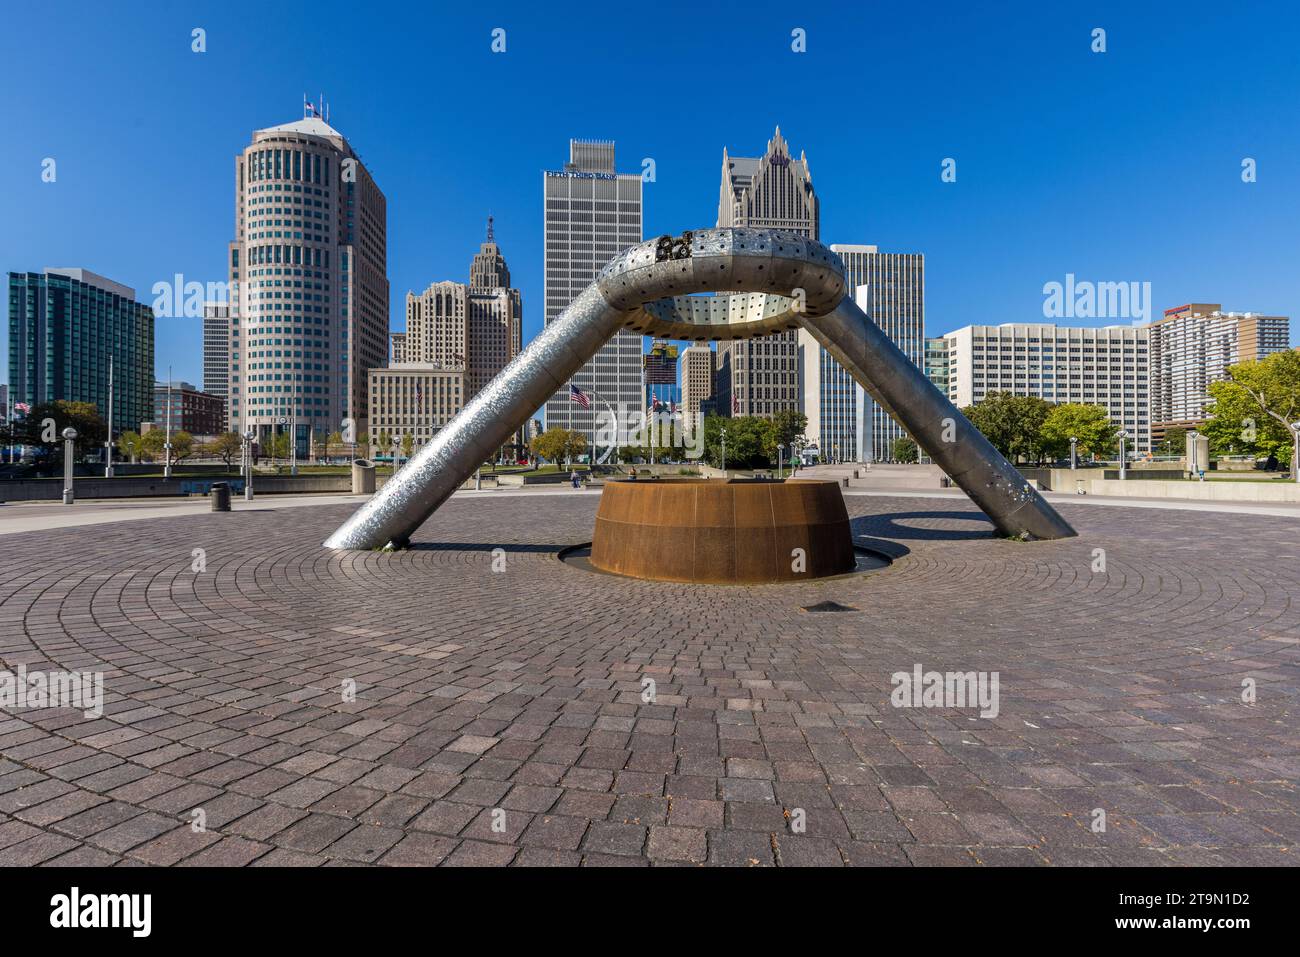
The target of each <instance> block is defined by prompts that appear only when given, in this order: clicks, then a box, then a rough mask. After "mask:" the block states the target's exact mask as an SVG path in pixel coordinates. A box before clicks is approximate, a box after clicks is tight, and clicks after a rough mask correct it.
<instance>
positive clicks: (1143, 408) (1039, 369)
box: [944, 322, 1152, 452]
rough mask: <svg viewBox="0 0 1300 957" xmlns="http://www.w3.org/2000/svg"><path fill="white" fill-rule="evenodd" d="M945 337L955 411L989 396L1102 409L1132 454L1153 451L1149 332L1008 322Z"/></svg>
mask: <svg viewBox="0 0 1300 957" xmlns="http://www.w3.org/2000/svg"><path fill="white" fill-rule="evenodd" d="M944 339H946V340H947V341H948V398H949V399H951V400H952V402H953V404H954V405H956V406H957V407H958V408H965V407H967V406H970V405H976V404H978V403H979V402H982V401H983V400H984V399H985V398H987V397H988V395H989V394H990V393H993V392H1011V393H1014V394H1015V395H1036V396H1038V397H1039V398H1042V399H1046V400H1047V401H1048V402H1052V403H1057V404H1059V403H1064V402H1078V403H1083V404H1085V405H1099V406H1101V407H1102V408H1104V409H1105V410H1106V414H1107V415H1108V416H1109V417H1110V420H1111V422H1113V423H1114V424H1115V426H1116V427H1117V428H1121V429H1124V430H1125V431H1127V432H1128V433H1129V434H1130V435H1131V436H1134V438H1135V442H1134V445H1133V449H1134V451H1137V452H1148V451H1150V449H1151V422H1152V419H1151V378H1150V376H1151V365H1150V352H1149V350H1150V342H1151V327H1150V326H1106V327H1105V328H1103V329H1095V328H1086V329H1085V328H1077V327H1073V326H1057V325H1053V324H1047V323H1041V324H1040V323H1021V322H1007V323H1003V324H1002V325H1000V326H965V327H964V328H961V329H957V330H956V331H954V332H949V333H947V334H946V335H945V336H944Z"/></svg>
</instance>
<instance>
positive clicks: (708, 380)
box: [681, 342, 713, 432]
mask: <svg viewBox="0 0 1300 957" xmlns="http://www.w3.org/2000/svg"><path fill="white" fill-rule="evenodd" d="M681 383H682V425H683V426H684V427H685V428H686V429H688V430H690V431H692V432H693V431H694V430H695V429H697V428H699V426H700V422H701V421H703V417H702V415H701V413H700V403H702V402H705V401H707V400H708V399H711V398H712V397H713V350H712V349H711V348H709V344H708V343H707V342H697V343H694V344H693V345H690V346H687V347H686V349H684V350H683V351H682V355H681Z"/></svg>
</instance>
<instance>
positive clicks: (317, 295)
mask: <svg viewBox="0 0 1300 957" xmlns="http://www.w3.org/2000/svg"><path fill="white" fill-rule="evenodd" d="M307 112H308V115H306V116H304V117H303V118H302V119H301V120H296V121H294V122H292V123H284V124H282V125H280V126H272V127H269V128H267V129H263V130H257V131H255V132H254V133H253V141H252V143H251V145H249V146H248V147H247V148H246V149H245V150H244V151H243V152H242V153H241V154H240V155H239V156H237V157H235V239H234V241H233V242H231V243H230V280H231V288H232V289H237V293H238V294H237V295H234V296H232V301H231V315H230V391H229V395H228V406H229V410H230V414H229V420H230V424H231V428H232V429H233V430H235V431H240V432H243V431H246V430H248V429H250V428H252V429H254V430H256V432H257V433H258V435H259V437H261V438H263V439H265V438H266V437H267V436H269V435H270V434H272V433H278V432H285V431H288V430H289V428H290V427H291V425H293V424H296V432H297V435H296V443H297V445H298V448H299V451H300V453H303V452H305V451H306V443H307V441H308V436H309V435H310V434H312V432H313V431H314V432H316V433H320V432H325V433H330V432H334V431H336V430H339V429H342V428H344V426H345V424H346V422H345V420H347V421H350V423H351V424H352V425H353V427H354V429H355V431H356V433H357V434H360V433H362V432H364V431H366V427H367V426H366V419H367V416H368V414H369V403H368V401H367V396H366V390H367V387H368V373H369V371H370V370H371V369H372V368H375V367H377V366H382V365H383V364H384V362H385V361H386V359H387V357H388V276H387V257H388V252H387V242H388V238H387V237H388V214H387V201H386V200H385V198H384V194H383V192H382V191H381V190H380V189H379V187H378V186H377V185H376V184H375V181H374V179H373V178H372V177H371V175H370V171H369V170H367V169H366V167H365V165H364V164H363V163H362V162H361V161H360V159H358V157H357V155H356V153H355V152H354V151H353V149H352V146H351V145H350V144H349V143H348V141H347V140H346V139H345V138H344V137H343V135H342V134H341V133H339V132H338V130H336V129H334V127H332V126H330V125H329V124H328V123H327V122H326V121H325V120H324V119H322V118H321V116H320V115H319V114H318V112H317V110H316V109H315V108H313V107H310V106H308V107H307Z"/></svg>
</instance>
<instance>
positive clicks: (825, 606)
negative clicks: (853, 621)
mask: <svg viewBox="0 0 1300 957" xmlns="http://www.w3.org/2000/svg"><path fill="white" fill-rule="evenodd" d="M803 610H804V611H857V609H856V608H854V607H853V606H852V605H841V604H840V603H839V602H837V601H819V602H818V603H817V604H815V605H804V606H803Z"/></svg>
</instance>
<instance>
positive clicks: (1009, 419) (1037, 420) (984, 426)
mask: <svg viewBox="0 0 1300 957" xmlns="http://www.w3.org/2000/svg"><path fill="white" fill-rule="evenodd" d="M1051 408H1052V404H1051V403H1050V402H1048V401H1046V400H1045V399H1040V398H1039V397H1038V396H1035V395H1016V394H1015V393H1013V392H990V393H989V394H988V396H987V397H986V398H985V399H984V400H983V401H981V402H979V403H978V404H976V405H973V406H968V407H966V408H965V409H962V410H961V411H962V414H963V415H965V416H966V418H968V419H970V421H971V424H972V425H974V426H975V428H977V429H979V430H980V432H982V433H984V437H985V438H986V439H988V440H989V442H991V443H992V444H993V447H994V448H996V449H997V450H998V451H999V452H1001V453H1002V454H1003V455H1005V456H1006V457H1007V458H1008V459H1010V460H1011V461H1012V462H1015V461H1016V460H1017V459H1018V458H1021V457H1023V458H1025V459H1028V460H1029V461H1034V462H1037V461H1041V460H1042V457H1043V455H1044V454H1045V451H1044V449H1043V446H1042V437H1041V432H1042V428H1043V423H1044V422H1045V421H1046V420H1047V415H1048V413H1049V412H1050V411H1051Z"/></svg>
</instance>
